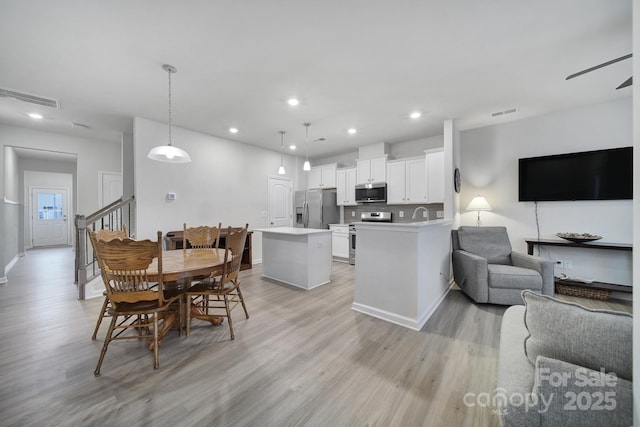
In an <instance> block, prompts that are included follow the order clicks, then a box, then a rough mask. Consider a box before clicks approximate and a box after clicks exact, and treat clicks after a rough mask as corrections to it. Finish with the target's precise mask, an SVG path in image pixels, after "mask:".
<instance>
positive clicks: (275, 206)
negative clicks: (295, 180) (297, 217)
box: [268, 177, 293, 227]
mask: <svg viewBox="0 0 640 427" xmlns="http://www.w3.org/2000/svg"><path fill="white" fill-rule="evenodd" d="M268 185H269V190H268V193H269V227H291V225H292V219H293V217H292V214H291V212H292V205H293V194H292V187H291V179H290V178H275V177H273V178H272V177H269V178H268Z"/></svg>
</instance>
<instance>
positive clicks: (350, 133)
mask: <svg viewBox="0 0 640 427" xmlns="http://www.w3.org/2000/svg"><path fill="white" fill-rule="evenodd" d="M347 132H348V133H349V135H355V134H356V133H358V129H356V128H350V129H349V130H348V131H347Z"/></svg>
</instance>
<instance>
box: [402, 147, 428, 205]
mask: <svg viewBox="0 0 640 427" xmlns="http://www.w3.org/2000/svg"><path fill="white" fill-rule="evenodd" d="M405 173H406V174H405V177H406V179H405V183H406V189H405V194H406V197H407V203H414V204H415V203H425V202H428V201H429V198H428V185H427V163H426V161H425V159H424V158H420V159H414V160H407V162H406V167H405Z"/></svg>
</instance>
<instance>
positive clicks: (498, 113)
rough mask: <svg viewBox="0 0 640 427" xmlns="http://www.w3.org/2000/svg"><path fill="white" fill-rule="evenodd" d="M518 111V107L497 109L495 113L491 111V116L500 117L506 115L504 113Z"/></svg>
mask: <svg viewBox="0 0 640 427" xmlns="http://www.w3.org/2000/svg"><path fill="white" fill-rule="evenodd" d="M517 111H518V109H517V108H509V109H508V110H504V111H496V112H495V113H491V117H500V116H504V115H507V114H512V113H515V112H517Z"/></svg>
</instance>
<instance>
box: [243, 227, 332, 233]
mask: <svg viewBox="0 0 640 427" xmlns="http://www.w3.org/2000/svg"><path fill="white" fill-rule="evenodd" d="M253 231H261V232H263V233H275V234H291V235H309V234H317V233H331V230H329V229H325V228H296V227H273V228H257V229H255V230H253Z"/></svg>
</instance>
